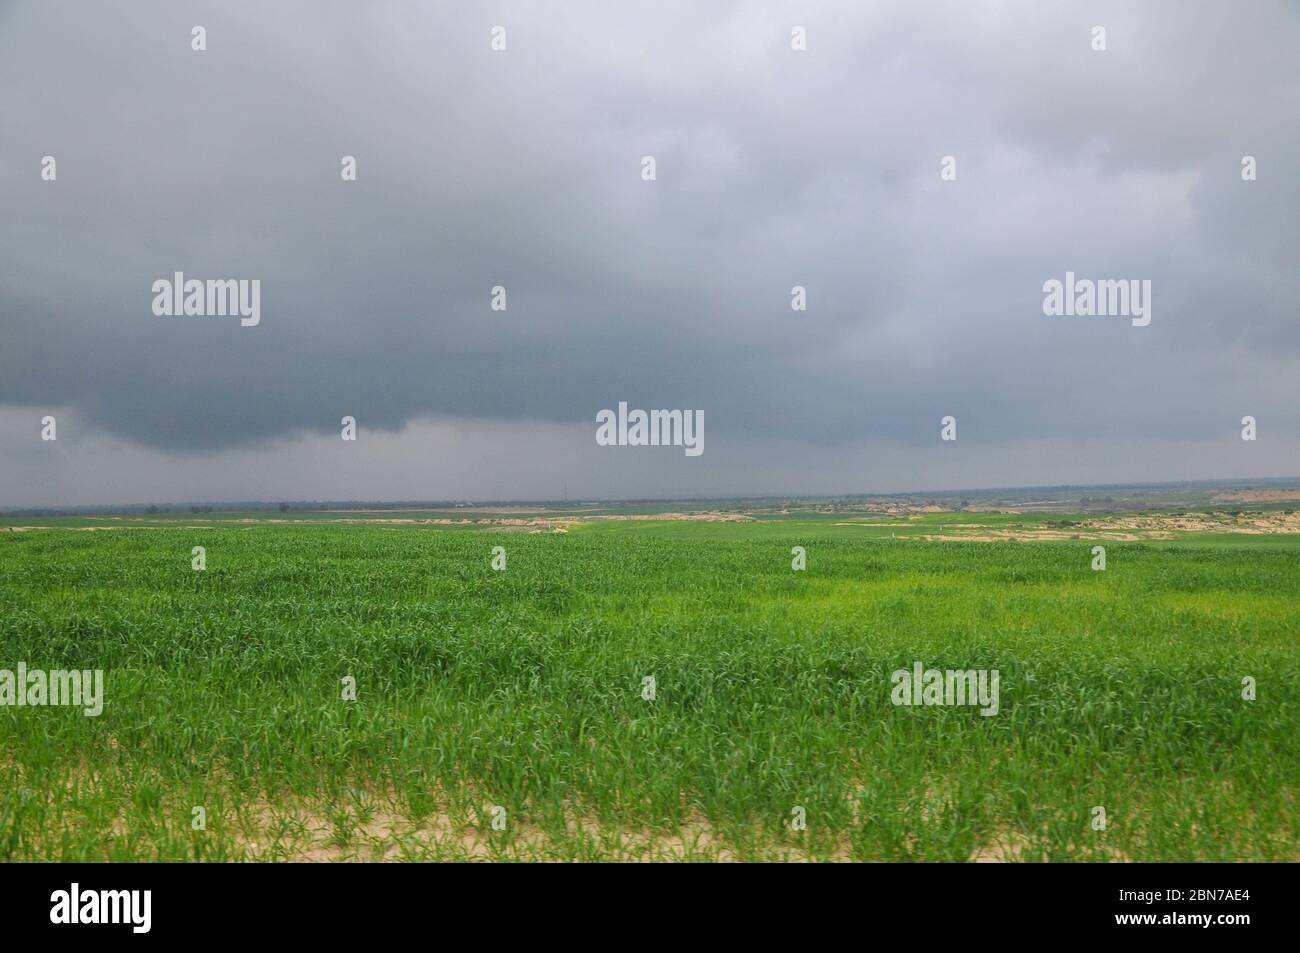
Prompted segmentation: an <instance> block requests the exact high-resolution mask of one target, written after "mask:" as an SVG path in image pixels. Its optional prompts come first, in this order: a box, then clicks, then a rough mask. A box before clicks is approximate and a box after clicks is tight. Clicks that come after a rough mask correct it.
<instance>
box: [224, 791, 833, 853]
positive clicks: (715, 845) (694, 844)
mask: <svg viewBox="0 0 1300 953" xmlns="http://www.w3.org/2000/svg"><path fill="white" fill-rule="evenodd" d="M340 819H343V820H344V821H345V823H346V825H347V826H348V827H349V828H350V830H349V833H348V835H347V837H346V838H345V839H341V838H340V837H338V836H336V831H335V823H334V820H333V819H331V818H330V817H327V816H325V815H322V814H320V813H318V812H315V811H313V810H311V809H309V808H306V807H302V806H299V807H296V808H292V809H284V808H278V807H277V808H273V807H271V806H270V805H268V804H265V803H259V804H257V805H254V806H252V807H248V808H245V809H243V810H242V811H241V816H240V821H239V822H238V824H237V827H236V830H235V842H236V843H237V844H238V845H239V846H240V847H242V848H243V849H244V850H245V851H247V853H248V855H249V857H250V859H252V860H272V859H275V860H288V861H294V862H304V863H332V862H339V861H357V860H370V861H396V860H401V859H402V858H403V857H405V856H415V857H420V856H422V855H426V854H428V853H433V854H435V855H437V854H440V853H441V854H443V855H445V856H450V857H456V858H463V859H466V860H472V861H473V860H477V861H486V860H495V859H512V860H548V859H550V860H554V859H556V858H559V857H568V856H575V855H576V856H579V857H581V856H586V855H587V853H588V852H591V853H594V854H596V855H599V856H601V857H602V858H608V859H612V860H618V861H625V862H640V863H654V862H679V861H685V860H690V859H707V860H711V861H717V862H722V863H727V862H736V861H739V860H740V859H741V857H740V854H739V853H738V852H737V850H736V849H735V848H734V847H733V846H732V845H731V844H730V843H728V842H727V841H726V840H725V839H724V838H722V837H721V836H719V835H718V834H717V832H716V831H715V830H714V829H713V827H712V825H710V824H709V823H708V821H707V820H705V819H704V818H703V817H702V816H699V815H694V816H692V817H690V818H688V819H687V820H686V822H684V823H683V824H682V825H681V826H680V827H678V828H677V829H676V830H672V831H669V830H646V829H622V830H612V829H610V828H608V827H605V826H603V825H601V824H600V823H599V822H597V821H595V820H593V819H591V818H585V817H577V816H570V817H569V818H568V819H567V820H566V828H565V831H564V833H563V834H562V835H557V834H556V833H555V832H551V831H545V830H543V829H542V828H540V827H538V826H536V825H533V824H528V823H518V822H516V821H513V820H511V821H509V825H510V826H509V830H508V831H505V832H496V831H492V830H491V827H490V813H489V811H488V810H487V809H485V810H484V811H482V812H479V813H478V815H477V817H475V816H473V813H471V815H470V816H466V817H463V818H459V819H457V818H453V817H452V816H451V815H449V814H446V813H439V814H434V815H431V816H428V817H426V818H424V819H423V820H422V821H421V822H419V823H416V822H414V821H412V820H411V819H409V818H407V817H405V816H403V815H401V814H399V813H395V812H393V811H392V810H390V809H387V808H385V809H379V808H376V807H373V806H371V807H368V808H367V809H365V810H364V811H361V812H359V813H358V814H355V815H352V816H349V817H347V818H345V819H344V818H340ZM756 833H758V832H757V831H756ZM790 837H791V842H790V843H789V844H788V845H780V846H773V847H772V848H770V850H769V853H770V859H776V860H786V861H804V860H809V859H810V857H809V855H808V852H807V850H806V849H804V848H803V847H802V845H801V844H800V842H799V841H800V838H801V835H798V834H795V833H793V832H791V833H790ZM584 848H585V849H584ZM828 859H830V860H832V861H841V862H844V861H849V860H850V859H851V854H850V849H849V844H848V842H847V840H843V839H842V841H841V843H839V844H838V845H837V846H836V847H835V849H834V850H833V851H832V853H831V856H830V857H829V858H828Z"/></svg>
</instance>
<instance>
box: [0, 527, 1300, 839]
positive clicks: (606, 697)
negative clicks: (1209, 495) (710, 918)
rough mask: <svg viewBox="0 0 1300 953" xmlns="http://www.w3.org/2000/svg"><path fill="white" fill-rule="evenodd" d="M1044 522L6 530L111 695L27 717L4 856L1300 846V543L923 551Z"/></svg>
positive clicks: (52, 662) (26, 652)
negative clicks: (497, 561) (950, 686)
mask: <svg viewBox="0 0 1300 953" xmlns="http://www.w3.org/2000/svg"><path fill="white" fill-rule="evenodd" d="M263 515H266V514H263ZM272 515H274V514H272ZM384 515H386V514H384ZM1019 519H1020V522H1016V521H1015V520H1013V519H1011V518H1009V517H1001V516H999V515H998V514H987V515H972V514H969V513H963V514H957V515H954V514H946V515H945V514H939V515H927V516H925V517H924V518H923V519H918V520H915V521H914V522H915V524H916V527H918V529H915V530H914V529H911V528H905V529H899V528H898V527H893V528H890V527H888V526H885V525H879V526H875V525H869V524H870V522H871V521H870V520H863V521H862V523H861V524H860V525H840V523H841V522H843V521H842V520H835V519H832V518H816V519H814V518H809V517H806V516H805V517H802V518H789V517H774V518H771V519H764V520H759V521H755V522H749V523H714V522H676V523H668V522H657V521H629V522H593V523H577V524H574V525H571V526H569V527H567V532H564V533H558V532H544V533H530V532H503V531H501V530H500V529H499V528H493V527H490V526H488V527H483V526H477V525H475V524H466V525H465V526H463V527H454V528H448V527H427V526H422V525H392V526H386V525H330V524H329V523H328V522H323V521H321V520H320V518H319V517H317V518H315V519H313V520H305V521H302V522H295V523H292V524H287V525H286V524H252V523H250V524H233V523H231V522H230V521H229V520H222V519H219V518H218V519H209V518H206V517H203V518H200V517H191V516H185V515H179V516H175V517H172V518H171V519H170V521H169V520H168V519H164V518H161V517H160V518H158V519H156V520H148V521H145V520H140V521H134V528H120V529H114V530H111V531H99V532H86V531H77V530H76V529H74V528H73V527H74V526H76V525H103V524H104V520H102V519H100V520H93V519H80V518H78V519H76V520H69V521H64V522H60V521H59V520H48V519H47V520H12V521H10V522H14V523H19V524H25V525H41V526H54V527H56V528H48V529H35V530H28V531H25V532H0V669H14V668H15V667H16V665H17V664H18V663H19V662H20V661H22V662H25V663H26V666H27V667H28V668H29V669H37V668H39V669H73V668H75V669H103V670H104V672H105V678H106V690H105V704H104V710H103V713H102V714H101V715H100V716H98V717H86V716H85V715H84V714H83V713H82V711H81V710H79V709H74V708H70V707H48V706H47V707H14V706H4V707H0V859H3V860H38V859H40V860H187V859H188V860H195V859H200V860H233V859H298V858H310V859H371V858H376V859H377V858H388V859H430V860H432V859H445V860H452V859H463V858H502V859H513V858H518V859H527V858H554V859H597V858H611V859H613V858H626V859H652V858H670V857H671V858H683V859H715V858H736V859H759V858H765V859H773V858H781V857H789V858H794V857H808V858H813V859H855V860H915V861H921V860H923V861H964V860H968V859H972V858H988V859H1021V860H1040V859H1045V860H1052V861H1063V860H1099V861H1104V860H1123V859H1131V860H1139V861H1147V860H1159V861H1172V860H1286V861H1294V860H1296V859H1300V805H1298V804H1297V792H1298V791H1300V730H1297V729H1298V728H1300V652H1298V651H1297V646H1298V645H1300V546H1298V545H1297V540H1298V537H1296V536H1276V537H1260V536H1250V537H1236V538H1233V537H1227V536H1215V535H1203V536H1198V537H1188V538H1182V539H1178V540H1173V541H1158V542H1114V543H1107V550H1108V565H1107V569H1106V571H1104V572H1094V571H1092V569H1091V568H1090V561H1091V556H1090V549H1091V547H1092V546H1093V545H1094V541H1093V540H1088V539H1084V540H1078V541H1075V540H1065V541H1041V542H1010V541H999V542H974V541H969V542H927V541H924V540H920V539H909V538H907V537H908V536H910V535H915V534H916V533H917V532H922V531H925V530H926V529H927V528H932V524H934V523H939V524H943V522H944V521H948V522H952V521H957V520H960V521H961V522H964V523H971V522H972V521H980V520H983V521H984V522H987V523H990V524H998V525H1002V524H1009V525H1010V524H1014V525H1021V524H1022V523H1024V522H1032V521H1033V520H1036V519H1037V517H1035V518H1032V519H1031V518H1019ZM999 521H1000V522H999ZM1246 541H1248V542H1249V543H1250V545H1238V544H1239V543H1241V542H1246ZM200 545H201V546H203V547H205V548H206V560H207V565H206V569H205V570H204V571H202V572H196V571H193V570H192V569H191V549H192V547H194V546H200ZM796 545H800V546H804V547H806V549H807V557H808V566H807V570H806V571H803V572H794V571H792V570H791V547H792V546H796ZM494 546H503V547H505V550H506V553H507V560H508V564H507V568H506V569H505V571H499V572H498V571H494V570H493V569H492V567H491V565H490V560H491V553H490V551H491V549H492V547H494ZM918 660H919V661H921V662H922V663H923V664H924V665H925V666H926V667H933V668H938V669H962V670H965V669H996V670H998V671H999V673H1000V676H1001V682H1000V686H1001V688H1000V692H1001V698H1000V710H999V711H998V713H997V714H996V715H994V716H991V717H984V716H981V715H980V714H979V712H978V711H977V710H976V709H975V708H972V707H958V706H954V707H945V706H929V707H902V706H895V705H894V704H893V703H892V702H891V682H890V673H891V672H893V671H894V670H896V669H911V668H912V666H913V663H914V662H915V661H918ZM648 676H652V677H653V679H654V684H655V697H654V698H653V700H647V699H646V698H644V697H643V687H644V685H645V682H644V680H645V679H646V678H647V677H648ZM1248 676H1249V677H1251V678H1253V679H1255V680H1256V683H1257V692H1258V695H1257V698H1256V699H1255V700H1253V701H1248V700H1244V699H1243V697H1242V680H1243V678H1245V677H1248ZM346 678H352V679H355V684H356V698H355V700H345V699H344V698H343V690H342V686H343V684H344V682H343V680H344V679H346ZM195 807H202V808H203V810H204V817H205V824H204V829H202V830H196V829H195V828H194V818H195V811H194V808H195ZM496 807H500V808H504V813H503V814H502V813H501V812H496V813H495V814H494V808H496ZM1097 807H1103V808H1104V809H1105V815H1106V818H1107V823H1106V828H1105V830H1096V829H1094V817H1095V811H1094V809H1095V808H1097ZM795 808H802V809H803V811H804V812H805V815H806V819H807V829H806V830H792V829H791V819H792V817H793V816H794V814H793V813H792V812H793V811H794V809H795ZM494 816H497V817H498V818H499V819H500V820H503V821H504V829H500V830H498V829H494V827H493V824H492V821H493V817H494Z"/></svg>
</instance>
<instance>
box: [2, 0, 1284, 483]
mask: <svg viewBox="0 0 1300 953" xmlns="http://www.w3.org/2000/svg"><path fill="white" fill-rule="evenodd" d="M196 25H201V26H203V27H204V28H205V30H206V41H207V49H206V51H203V52H196V51H194V50H192V49H191V30H192V28H193V27H194V26H196ZM495 25H501V26H504V27H505V31H506V33H505V37H506V49H505V51H503V52H500V51H493V50H492V48H491V41H492V33H491V31H492V28H493V27H494V26H495ZM794 26H803V27H805V28H806V35H807V49H806V50H805V51H795V50H792V49H791V30H792V28H793V27H794ZM1095 26H1103V27H1104V28H1105V30H1106V35H1105V43H1106V49H1105V51H1096V50H1094V49H1093V46H1094V36H1093V27H1095ZM1298 47H1300V5H1298V4H1296V3H1294V2H1292V0H1279V2H1255V0H1247V2H1241V3H1222V2H1206V3H1195V2H1186V0H1179V2H1170V3H1128V2H1125V3H1116V4H1105V3H1096V2H1089V3H1068V2H1051V3H1045V2H1024V3H1013V2H1002V3H999V2H978V0H956V2H951V3H945V2H938V0H920V2H915V3H902V2H898V3H887V4H886V3H879V4H876V3H856V2H853V3H851V2H847V0H845V2H840V3H802V2H768V3H759V2H753V3H708V4H700V3H680V4H678V3H672V2H662V0H660V2H655V3H650V4H641V3H632V2H617V3H614V2H595V0H591V2H575V0H564V2H558V0H557V2H553V3H547V2H538V0H528V2H517V3H512V2H504V0H502V2H468V0H458V2H455V3H445V4H431V3H409V4H402V3H387V2H386V3H383V4H372V5H361V4H355V3H347V4H343V3H287V2H280V0H277V2H273V3H265V2H259V3H231V2H221V3H215V2H214V3H198V4H187V3H183V2H174V0H169V2H166V3H142V2H129V3H128V2H120V3H111V4H109V3H103V2H91V3H85V4H77V3H69V2H59V3H45V2H38V0H21V2H10V3H0V506H9V507H17V506H45V505H64V504H86V503H126V502H150V501H158V502H165V501H173V500H176V501H182V500H183V501H193V500H214V501H215V500H231V499H241V500H242V499H266V500H277V499H477V500H483V499H521V498H531V499H537V498H556V497H559V496H560V495H561V493H562V492H563V489H564V487H565V486H566V485H567V487H568V492H569V496H570V498H588V499H594V498H624V497H645V496H661V497H672V496H692V495H712V496H718V495H759V494H778V493H809V494H812V493H840V492H845V493H850V492H882V491H895V490H907V489H940V488H973V487H979V486H1012V485H1034V484H1045V483H1085V482H1124V481H1134V480H1153V481H1154V480H1184V479H1208V478H1220V477H1263V476H1288V475H1295V474H1300V309H1298V307H1297V305H1298V303H1300V268H1298V267H1297V266H1298V265H1300V61H1298V60H1297V54H1296V50H1297V48H1298ZM47 155H48V156H53V157H54V158H55V160H56V162H57V167H56V170H57V178H56V179H55V181H52V182H51V181H44V180H43V179H42V176H41V169H42V159H43V157H45V156H47ZM345 155H352V156H355V157H356V161H357V180H356V181H355V182H345V181H343V180H342V178H341V176H340V160H341V157H343V156H345ZM646 155H652V156H654V157H655V160H656V173H657V178H656V180H655V181H651V182H648V181H644V180H643V178H642V164H641V159H642V156H646ZM1246 155H1250V156H1254V157H1255V159H1256V162H1257V179H1256V180H1255V181H1250V182H1247V181H1243V178H1242V174H1241V173H1242V157H1243V156H1246ZM944 156H953V157H955V160H956V171H957V178H956V180H955V181H945V180H944V179H942V178H941V175H940V172H941V161H942V159H943V157H944ZM176 271H183V272H184V273H185V275H186V276H187V277H190V278H202V279H207V278H236V279H254V278H255V279H259V280H260V282H261V323H260V324H259V325H258V326H256V327H241V326H240V322H239V319H238V318H229V317H189V318H185V317H157V316H155V315H154V313H153V311H152V308H151V306H152V302H153V292H152V290H151V289H152V285H153V282H154V281H155V280H158V279H161V278H171V276H172V274H173V273H174V272H176ZM1066 271H1073V272H1075V273H1076V274H1077V275H1078V276H1080V277H1088V278H1098V279H1100V278H1109V279H1129V278H1137V279H1149V280H1150V281H1151V282H1152V296H1153V300H1152V313H1151V323H1150V325H1149V326H1146V327H1134V326H1133V325H1132V323H1131V322H1130V320H1129V319H1128V318H1124V317H1083V316H1071V317H1047V316H1045V315H1044V313H1043V298H1044V294H1043V284H1044V282H1045V281H1048V280H1050V279H1052V278H1056V279H1064V276H1065V273H1066ZM496 285H501V286H504V287H505V288H506V291H507V301H508V309H507V310H506V311H504V312H498V311H493V310H491V308H490V307H489V303H490V295H491V289H492V288H493V286H496ZM795 285H802V286H804V287H806V289H807V303H808V307H807V310H806V311H793V310H792V309H791V288H792V287H793V286H795ZM620 400H624V401H627V402H628V403H629V404H630V406H632V407H634V408H636V407H642V408H647V409H648V408H682V409H700V410H703V412H704V429H705V452H704V453H703V455H701V456H699V457H688V456H686V455H685V454H684V453H683V452H682V450H681V448H662V447H655V448H650V447H645V448H642V447H601V446H597V444H596V441H595V432H596V422H595V416H596V414H597V412H598V411H600V410H601V409H603V408H613V407H616V406H617V404H618V402H619V401H620ZM949 414H951V415H953V416H955V417H956V418H957V421H958V423H957V434H958V439H957V440H956V441H955V442H950V443H949V442H943V441H941V440H940V418H942V417H943V416H945V415H949ZM46 415H53V416H55V417H56V420H57V439H56V440H55V441H43V440H42V439H41V418H42V417H44V416H46ZM344 415H351V416H354V417H355V418H356V419H357V421H358V429H359V437H358V439H357V440H356V441H355V442H345V441H343V440H341V439H340V423H339V422H340V419H341V418H342V417H343V416H344ZM1245 415H1252V416H1254V417H1255V418H1256V419H1257V421H1258V439H1257V440H1256V441H1255V442H1246V441H1243V440H1241V439H1240V430H1241V418H1242V417H1243V416H1245Z"/></svg>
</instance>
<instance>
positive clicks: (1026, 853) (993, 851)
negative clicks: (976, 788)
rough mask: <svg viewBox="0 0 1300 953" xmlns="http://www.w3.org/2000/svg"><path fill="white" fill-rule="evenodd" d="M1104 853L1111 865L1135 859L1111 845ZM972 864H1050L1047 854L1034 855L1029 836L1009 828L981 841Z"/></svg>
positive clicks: (1127, 862) (997, 830)
mask: <svg viewBox="0 0 1300 953" xmlns="http://www.w3.org/2000/svg"><path fill="white" fill-rule="evenodd" d="M1101 850H1102V853H1103V854H1105V855H1106V862H1107V863H1110V864H1131V863H1133V858H1131V857H1129V855H1128V854H1126V853H1124V851H1122V850H1120V849H1119V848H1118V847H1114V846H1112V845H1110V844H1104V845H1102V848H1101ZM967 860H968V862H969V863H972V864H1019V863H1025V862H1027V861H1031V860H1038V861H1041V862H1043V863H1047V862H1048V857H1047V855H1046V854H1041V855H1039V856H1038V857H1034V856H1033V855H1032V847H1031V845H1030V842H1029V837H1028V835H1026V834H1024V833H1023V832H1021V831H1016V830H1012V829H1011V828H1009V827H999V828H997V829H996V830H995V831H994V832H993V833H992V834H990V835H989V836H988V837H985V838H983V839H981V841H980V843H979V844H978V845H977V846H976V848H975V850H973V851H972V852H971V855H970V857H968V858H967Z"/></svg>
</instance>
